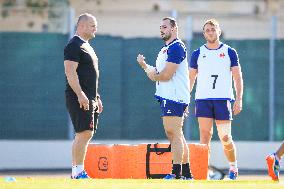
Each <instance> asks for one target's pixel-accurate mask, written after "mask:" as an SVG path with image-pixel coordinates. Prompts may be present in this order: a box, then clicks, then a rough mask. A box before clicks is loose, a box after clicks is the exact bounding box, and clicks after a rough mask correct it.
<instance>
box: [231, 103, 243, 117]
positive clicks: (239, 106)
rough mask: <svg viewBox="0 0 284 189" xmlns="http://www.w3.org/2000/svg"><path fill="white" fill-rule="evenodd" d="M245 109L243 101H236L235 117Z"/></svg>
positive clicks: (234, 107)
mask: <svg viewBox="0 0 284 189" xmlns="http://www.w3.org/2000/svg"><path fill="white" fill-rule="evenodd" d="M242 109H243V102H242V100H236V101H235V102H234V106H233V112H234V115H238V114H239V113H240V112H241V111H242Z"/></svg>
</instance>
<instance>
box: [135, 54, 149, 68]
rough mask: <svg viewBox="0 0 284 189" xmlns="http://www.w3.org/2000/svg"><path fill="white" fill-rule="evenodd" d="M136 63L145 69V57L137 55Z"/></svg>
mask: <svg viewBox="0 0 284 189" xmlns="http://www.w3.org/2000/svg"><path fill="white" fill-rule="evenodd" d="M137 62H138V64H139V65H140V66H141V67H142V68H143V69H144V70H145V69H146V68H147V64H146V62H145V57H144V56H143V55H142V54H138V56H137Z"/></svg>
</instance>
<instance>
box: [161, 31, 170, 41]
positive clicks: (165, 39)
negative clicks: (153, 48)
mask: <svg viewBox="0 0 284 189" xmlns="http://www.w3.org/2000/svg"><path fill="white" fill-rule="evenodd" d="M163 35H164V37H162V39H163V40H164V41H168V40H169V39H170V38H171V37H172V35H171V34H168V35H167V34H165V33H164V34H163Z"/></svg>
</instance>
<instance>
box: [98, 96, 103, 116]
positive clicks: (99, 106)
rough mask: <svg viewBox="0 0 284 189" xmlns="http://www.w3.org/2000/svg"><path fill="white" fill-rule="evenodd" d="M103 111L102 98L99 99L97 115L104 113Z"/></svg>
mask: <svg viewBox="0 0 284 189" xmlns="http://www.w3.org/2000/svg"><path fill="white" fill-rule="evenodd" d="M102 111H103V102H102V101H101V98H98V110H97V113H99V114H100V113H102Z"/></svg>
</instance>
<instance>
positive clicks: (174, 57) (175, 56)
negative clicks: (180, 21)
mask: <svg viewBox="0 0 284 189" xmlns="http://www.w3.org/2000/svg"><path fill="white" fill-rule="evenodd" d="M167 54H168V59H167V62H173V63H176V64H180V63H181V62H182V61H183V60H184V59H185V57H186V49H185V46H184V45H183V44H182V43H180V42H176V43H174V44H172V45H170V46H169V48H168V51H167Z"/></svg>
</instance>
